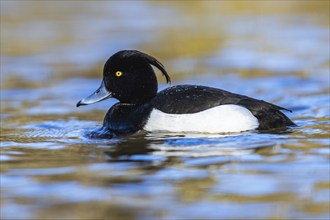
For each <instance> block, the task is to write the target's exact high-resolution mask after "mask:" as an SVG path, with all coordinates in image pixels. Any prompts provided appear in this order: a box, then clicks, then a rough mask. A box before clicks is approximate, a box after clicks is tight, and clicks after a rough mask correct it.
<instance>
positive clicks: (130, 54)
mask: <svg viewBox="0 0 330 220" xmlns="http://www.w3.org/2000/svg"><path fill="white" fill-rule="evenodd" d="M119 53H121V55H122V57H123V58H124V57H126V58H128V57H134V58H141V59H144V60H145V61H146V62H147V63H149V64H151V65H153V66H155V67H157V68H158V69H159V70H160V71H161V72H162V74H163V76H165V78H166V82H167V83H171V78H170V76H169V75H168V73H167V72H166V70H165V68H164V66H163V64H162V63H161V62H159V61H158V60H157V59H156V58H154V57H152V56H150V55H148V54H145V53H143V52H140V51H138V50H122V51H119V52H118V53H117V54H119Z"/></svg>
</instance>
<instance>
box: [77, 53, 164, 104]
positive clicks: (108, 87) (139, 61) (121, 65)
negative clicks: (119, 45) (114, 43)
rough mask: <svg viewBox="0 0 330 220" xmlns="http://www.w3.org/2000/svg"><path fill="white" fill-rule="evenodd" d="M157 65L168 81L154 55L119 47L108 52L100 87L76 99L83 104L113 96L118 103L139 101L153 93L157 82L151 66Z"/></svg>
mask: <svg viewBox="0 0 330 220" xmlns="http://www.w3.org/2000/svg"><path fill="white" fill-rule="evenodd" d="M151 65H152V66H155V67H157V68H158V69H159V70H160V71H161V72H162V73H163V75H164V76H165V78H166V82H167V83H170V82H171V79H170V76H169V75H168V74H167V72H166V70H165V69H164V66H163V65H162V64H161V63H160V62H159V61H158V60H156V59H155V58H154V57H152V56H149V55H147V54H145V53H142V52H140V51H137V50H122V51H119V52H117V53H115V54H114V55H112V56H111V57H110V58H109V59H108V61H107V62H106V63H105V65H104V69H103V82H102V84H101V87H100V88H99V89H98V90H96V92H95V93H93V94H92V95H91V96H89V97H87V98H86V99H83V100H81V101H79V102H78V104H77V106H79V105H84V104H85V105H86V104H91V103H95V102H98V101H101V100H103V99H106V98H109V97H114V98H116V99H118V100H119V101H120V102H122V103H130V104H139V103H143V102H146V101H148V100H150V99H152V98H153V97H155V95H156V94H157V89H158V82H157V78H156V75H155V72H154V70H153V68H152V67H151Z"/></svg>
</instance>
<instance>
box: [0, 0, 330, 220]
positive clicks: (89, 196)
mask: <svg viewBox="0 0 330 220" xmlns="http://www.w3.org/2000/svg"><path fill="white" fill-rule="evenodd" d="M121 49H138V50H141V51H144V52H146V53H149V54H151V55H153V56H155V57H157V58H158V59H159V60H161V61H162V63H163V64H164V65H165V67H166V69H167V71H168V72H169V73H170V75H171V76H172V81H173V84H172V85H177V84H183V83H189V84H198V85H207V86H213V87H217V88H222V89H226V90H230V91H232V92H236V93H241V94H245V95H248V96H253V97H255V98H258V99H263V100H267V101H269V102H273V103H276V104H278V105H280V106H283V107H286V108H289V109H292V110H293V113H289V112H288V113H286V114H287V115H288V116H289V117H290V118H291V119H292V120H293V121H294V122H295V123H296V124H297V125H298V126H297V127H294V128H290V129H288V130H287V131H286V132H281V133H276V132H273V133H260V132H245V133H239V134H230V135H229V134H227V135H220V134H219V135H207V134H166V133H144V132H140V133H138V134H135V135H131V136H126V137H114V138H110V139H109V138H92V137H91V135H90V134H91V133H93V132H95V130H97V129H98V128H99V127H100V126H101V124H102V120H103V117H104V114H105V112H106V111H107V109H108V108H109V107H110V106H111V105H113V104H114V103H115V102H116V100H107V101H103V102H100V103H97V104H95V105H91V106H84V107H81V108H78V109H77V108H76V107H75V104H76V103H77V101H78V100H80V99H81V98H83V97H86V96H87V95H89V94H90V93H91V92H93V91H94V90H95V89H96V88H97V87H98V86H99V84H100V79H101V75H102V68H103V64H104V62H105V60H106V59H107V58H108V57H109V56H110V55H112V54H113V53H114V52H117V51H118V50H121ZM329 53H330V52H329V2H328V1H265V2H262V1H218V2H217V1H200V2H198V1H193V2H189V1H182V2H175V1H173V2H172V1H170V2H162V1H159V2H158V1H139V2H135V1H128V2H125V1H95V2H88V1H82V2H78V1H67V2H63V1H61V2H59V1H1V115H0V116H1V148H0V149H1V155H0V161H1V169H0V172H1V179H0V183H1V200H0V204H1V209H0V211H1V212H0V214H1V219H57V218H61V219H63V218H65V219H102V218H108V219H329V218H330V216H329V213H330V211H329V201H330V198H329V197H330V177H329V172H330V167H329V166H330V165H329V161H330V150H329V144H330V143H329V141H330V137H329V129H330V126H329V119H330V112H329V111H330V110H329V108H330V107H329V102H330V98H329V88H330V85H329V84H330V82H329V69H330V68H329V64H330V63H329V59H330V55H329ZM159 76H160V74H159ZM159 82H160V89H163V88H165V87H166V86H167V85H165V80H164V79H162V78H161V77H159Z"/></svg>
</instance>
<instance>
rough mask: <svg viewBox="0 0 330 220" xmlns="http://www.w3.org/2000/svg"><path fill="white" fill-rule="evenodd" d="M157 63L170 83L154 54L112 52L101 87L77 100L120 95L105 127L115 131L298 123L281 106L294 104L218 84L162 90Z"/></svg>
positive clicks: (206, 130)
mask: <svg viewBox="0 0 330 220" xmlns="http://www.w3.org/2000/svg"><path fill="white" fill-rule="evenodd" d="M153 67H155V68H157V69H159V71H160V72H161V73H162V75H163V76H164V77H165V79H166V82H167V83H171V78H170V76H169V74H168V73H167V71H166V70H165V68H164V66H163V64H162V63H161V62H159V61H158V60H157V59H156V58H154V57H153V56H151V55H148V54H146V53H144V52H141V51H138V50H121V51H119V52H117V53H115V54H113V55H112V56H111V57H110V58H109V59H108V60H107V61H106V63H105V65H104V68H103V80H102V82H101V85H100V87H99V88H98V89H97V90H96V91H95V92H94V93H92V94H91V95H90V96H88V97H86V98H84V99H82V100H80V101H79V102H78V103H77V104H76V106H77V107H79V106H83V105H89V104H93V103H96V102H99V101H102V100H105V99H108V98H115V99H117V100H118V101H119V102H117V103H116V104H114V105H113V106H112V107H111V108H110V109H109V110H108V112H107V113H106V115H105V117H104V121H103V128H105V129H107V130H108V131H110V132H112V133H114V134H131V133H136V132H138V131H146V132H171V133H172V132H174V133H213V134H214V133H219V134H221V133H236V132H246V131H253V130H259V131H266V130H272V129H287V128H288V127H290V126H295V124H294V122H292V121H291V120H290V119H289V118H288V117H287V116H286V115H285V114H284V113H283V112H282V111H289V112H291V110H289V109H286V108H283V107H280V106H277V105H274V104H272V103H269V102H266V101H263V100H258V99H255V98H251V97H248V96H245V95H240V94H236V93H232V92H229V91H225V90H222V89H218V88H213V87H208V86H202V85H176V86H171V87H168V88H166V89H164V90H162V91H160V92H158V81H157V77H156V74H155V71H154V69H153Z"/></svg>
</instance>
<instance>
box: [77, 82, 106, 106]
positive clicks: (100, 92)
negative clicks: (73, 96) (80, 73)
mask: <svg viewBox="0 0 330 220" xmlns="http://www.w3.org/2000/svg"><path fill="white" fill-rule="evenodd" d="M110 97H111V92H109V91H108V90H107V89H106V88H105V84H104V81H103V80H102V83H101V86H100V88H98V89H97V90H96V91H95V92H94V93H93V94H92V95H90V96H88V97H86V98H84V99H82V100H80V101H79V102H78V103H77V107H79V106H81V105H89V104H93V103H96V102H99V101H102V100H104V99H107V98H110Z"/></svg>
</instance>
